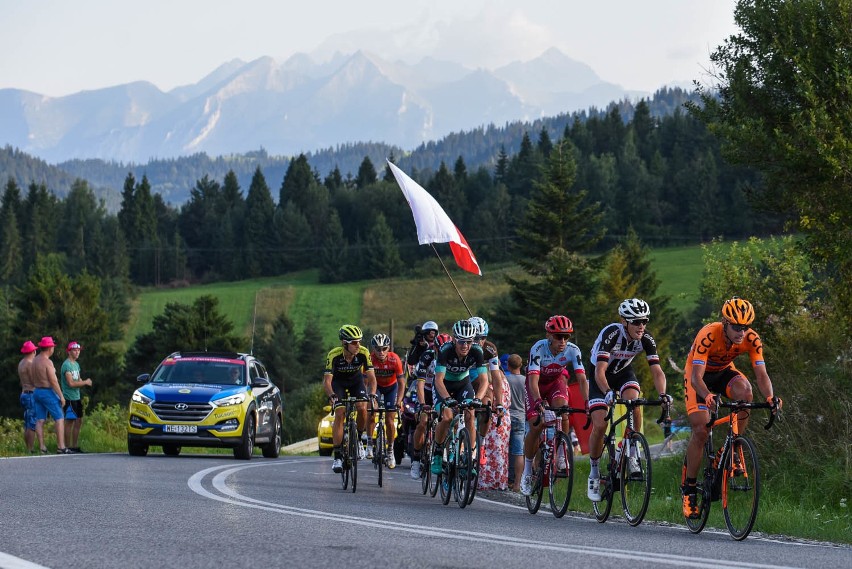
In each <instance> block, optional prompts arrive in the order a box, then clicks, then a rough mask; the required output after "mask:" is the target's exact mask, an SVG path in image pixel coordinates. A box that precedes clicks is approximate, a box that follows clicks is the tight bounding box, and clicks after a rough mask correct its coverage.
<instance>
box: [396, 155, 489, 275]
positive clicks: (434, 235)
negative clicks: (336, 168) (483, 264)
mask: <svg viewBox="0 0 852 569" xmlns="http://www.w3.org/2000/svg"><path fill="white" fill-rule="evenodd" d="M387 162H388V166H390V169H391V172H393V176H394V178H396V183H397V184H399V189H401V190H402V193H403V194H404V195H405V199H406V201H407V202H408V205H409V207H410V208H411V213H413V214H414V225H416V226H417V240H418V241H419V243H420V244H421V245H425V244H426V243H449V244H450V251H452V253H453V258H454V259H455V260H456V264H457V265H458V266H459V267H461V268H462V269H464V270H465V271H468V272H470V273H473V274H475V275H480V276H482V271H481V270H480V268H479V263H477V262H476V257H475V256H474V255H473V251H472V250H471V248H470V245H468V244H467V240H466V239H465V238H464V235H462V233H461V231H459V228H458V227H456V226H455V224H454V223H453V222H452V221H451V220H450V217H449V216H448V215H447V214H446V212H445V211H444V210H443V208H441V205H440V204H439V203H438V202H437V200H435V198H433V197H432V195H431V194H430V193H429V192H427V191H426V190H425V189H423V187H422V186H421V185H420V184H418V183H417V182H415V181H414V180H412V179H411V178H409V177H408V175H407V174H406V173H405V172H403V171H402V170H400V169H399V168H397V167H396V166H395V165H394V164H393V163H392V162H391V161H390V160H388V161H387Z"/></svg>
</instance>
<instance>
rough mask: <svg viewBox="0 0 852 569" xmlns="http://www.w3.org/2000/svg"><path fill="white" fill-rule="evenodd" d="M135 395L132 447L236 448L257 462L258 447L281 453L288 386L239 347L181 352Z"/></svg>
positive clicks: (170, 451)
mask: <svg viewBox="0 0 852 569" xmlns="http://www.w3.org/2000/svg"><path fill="white" fill-rule="evenodd" d="M137 380H138V381H139V382H140V383H144V385H142V386H141V387H139V388H138V389H137V390H136V391H134V392H133V395H132V397H131V399H130V409H129V414H128V425H127V452H128V453H129V454H130V455H132V456H145V455H147V454H148V450H149V448H150V447H151V446H160V447H162V449H163V454H166V455H168V456H177V455H179V454H180V451H181V448H183V447H208V448H231V449H233V452H234V457H235V458H238V459H242V460H249V459H250V458H251V457H252V454H253V453H254V448H255V446H258V447H260V449H261V451H262V453H263V456H264V457H266V458H276V457H277V456H278V455H279V453H280V452H281V441H282V439H283V427H282V425H283V420H284V416H283V404H282V399H281V391H280V390H279V389H278V387H277V386H276V385H275V384H274V383H273V382H272V380H271V379H270V378H269V375H268V373H267V371H266V367H265V366H264V365H263V364H262V363H261V362H260V361H259V360H258V359H257V358H255V357H254V356H252V355H249V354H238V353H234V352H216V353H214V352H175V353H173V354H170V355H169V356H168V357H166V359H164V360H163V361H162V362H161V363H160V365H159V366H157V369H156V370H154V373H153V374H147V373H146V374H142V375H140V376H139V377H138V378H137Z"/></svg>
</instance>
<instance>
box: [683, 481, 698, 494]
mask: <svg viewBox="0 0 852 569" xmlns="http://www.w3.org/2000/svg"><path fill="white" fill-rule="evenodd" d="M697 484H698V479H697V478H687V479H686V481H685V482H684V484H683V493H684V494H695V493H696V491H697V490H698V488H697V486H696V485H697Z"/></svg>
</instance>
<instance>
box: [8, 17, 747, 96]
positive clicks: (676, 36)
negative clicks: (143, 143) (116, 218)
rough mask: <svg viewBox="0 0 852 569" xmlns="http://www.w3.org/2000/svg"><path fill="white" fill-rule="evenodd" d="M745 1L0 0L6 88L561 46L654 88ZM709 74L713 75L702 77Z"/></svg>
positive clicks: (498, 54)
mask: <svg viewBox="0 0 852 569" xmlns="http://www.w3.org/2000/svg"><path fill="white" fill-rule="evenodd" d="M735 4H736V0H641V1H637V0H595V1H592V0H490V1H488V0H449V1H448V0H394V1H390V0H362V1H361V2H354V1H352V0H327V1H323V0H297V1H290V0H286V1H285V0H242V1H240V2H236V1H227V2H226V1H224V0H143V1H133V0H126V1H125V0H27V1H21V0H0V22H2V28H0V53H2V54H3V55H2V57H0V89H2V88H6V87H14V88H18V89H26V90H30V91H35V92H37V93H42V94H45V95H50V96H60V95H67V94H69V93H75V92H78V91H81V90H89V89H98V88H101V87H107V86H111V85H118V84H122V83H129V82H131V81H138V80H144V81H150V82H151V83H153V84H155V85H156V86H157V87H159V88H160V89H162V90H163V91H168V90H170V89H172V88H174V87H177V86H179V85H186V84H190V83H195V82H197V81H198V80H200V79H201V78H202V77H204V76H205V75H207V74H208V73H210V72H211V71H213V70H214V69H215V68H216V67H218V66H219V65H221V64H222V63H225V62H226V61H229V60H232V59H235V58H239V59H242V60H244V61H251V60H253V59H256V58H258V57H261V56H272V57H275V58H276V59H281V60H283V59H286V58H287V57H289V56H290V55H292V54H294V53H298V52H303V53H310V54H313V55H315V56H316V57H320V58H322V57H327V56H328V55H329V54H330V53H331V52H333V51H334V50H335V49H340V50H343V51H347V52H348V51H352V50H354V48H363V49H366V50H368V51H372V52H375V53H376V54H378V55H380V56H382V57H385V58H388V59H391V60H393V59H404V60H406V61H409V62H413V61H416V60H418V59H420V58H421V57H423V56H425V55H431V56H433V57H436V58H439V59H448V60H453V61H457V62H459V63H462V64H464V65H466V66H468V67H471V68H476V67H485V68H489V69H493V68H495V67H499V66H501V65H505V64H506V63H509V62H511V61H515V60H520V61H525V60H529V59H532V58H534V57H536V56H538V55H540V54H541V53H542V52H543V51H544V50H546V49H548V48H550V47H557V48H559V49H560V50H561V51H562V52H563V53H565V54H566V55H567V56H569V57H571V58H572V59H575V60H577V61H580V62H583V63H586V64H588V65H589V66H591V68H592V69H593V70H594V71H595V72H596V73H597V74H598V75H599V76H600V77H601V79H603V80H605V81H609V82H612V83H618V84H620V85H621V86H623V87H625V88H627V89H636V90H643V91H648V92H653V91H654V90H655V89H657V88H659V87H660V86H662V85H664V84H667V83H671V82H689V81H691V80H692V79H702V77H703V76H705V72H706V70H707V69H708V68H709V61H710V60H709V55H710V52H711V51H713V49H715V47H716V46H718V45H719V44H721V43H722V42H723V40H724V39H725V38H727V37H728V36H729V35H731V34H734V33H736V32H737V28H736V26H735V25H734V21H733V11H734V5H735ZM704 78H705V79H706V77H704Z"/></svg>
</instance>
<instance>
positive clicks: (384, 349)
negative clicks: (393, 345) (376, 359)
mask: <svg viewBox="0 0 852 569" xmlns="http://www.w3.org/2000/svg"><path fill="white" fill-rule="evenodd" d="M388 350H390V348H388V347H385V348H376V351H377V352H387V351H388Z"/></svg>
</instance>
